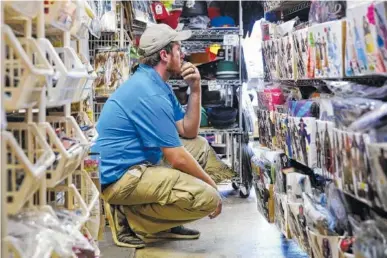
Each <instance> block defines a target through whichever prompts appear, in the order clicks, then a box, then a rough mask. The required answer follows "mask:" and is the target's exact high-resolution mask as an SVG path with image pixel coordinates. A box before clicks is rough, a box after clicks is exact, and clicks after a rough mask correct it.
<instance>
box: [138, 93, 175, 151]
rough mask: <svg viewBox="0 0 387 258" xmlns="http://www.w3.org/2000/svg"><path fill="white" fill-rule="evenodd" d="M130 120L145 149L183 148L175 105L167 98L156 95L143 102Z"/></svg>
mask: <svg viewBox="0 0 387 258" xmlns="http://www.w3.org/2000/svg"><path fill="white" fill-rule="evenodd" d="M130 118H131V120H132V121H133V123H134V125H135V127H136V129H137V132H138V134H139V136H140V137H141V139H142V141H143V143H144V146H145V147H148V148H156V147H159V148H162V147H171V148H173V147H180V146H182V144H181V142H180V138H179V134H178V132H177V127H176V122H175V110H174V105H173V103H171V100H170V99H168V98H167V97H165V96H160V95H156V96H151V97H149V98H146V99H143V100H141V101H140V102H139V104H138V105H137V106H136V108H135V109H134V110H133V111H132V113H131V116H130Z"/></svg>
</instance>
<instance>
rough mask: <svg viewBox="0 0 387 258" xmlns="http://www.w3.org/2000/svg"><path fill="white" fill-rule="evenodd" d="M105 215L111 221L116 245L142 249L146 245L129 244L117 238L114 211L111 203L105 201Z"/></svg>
mask: <svg viewBox="0 0 387 258" xmlns="http://www.w3.org/2000/svg"><path fill="white" fill-rule="evenodd" d="M105 215H106V217H107V219H108V221H109V225H110V230H111V231H112V238H113V242H114V244H115V245H116V246H119V247H127V248H136V249H140V248H144V247H145V244H137V245H135V244H128V243H124V242H120V241H119V240H118V239H117V230H116V227H115V226H114V220H113V214H112V211H111V209H110V204H108V203H106V202H105Z"/></svg>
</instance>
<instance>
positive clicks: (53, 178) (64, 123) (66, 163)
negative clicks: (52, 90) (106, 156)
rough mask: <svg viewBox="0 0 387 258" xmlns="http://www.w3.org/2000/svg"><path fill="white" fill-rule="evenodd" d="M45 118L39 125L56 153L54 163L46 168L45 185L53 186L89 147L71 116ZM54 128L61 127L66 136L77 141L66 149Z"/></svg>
mask: <svg viewBox="0 0 387 258" xmlns="http://www.w3.org/2000/svg"><path fill="white" fill-rule="evenodd" d="M46 120H47V122H45V123H41V124H40V126H41V127H42V128H43V129H44V130H45V131H46V134H47V139H48V144H49V145H50V146H51V148H52V150H53V151H54V152H55V153H56V160H55V162H54V164H53V165H52V166H50V167H49V168H48V169H47V174H46V179H47V186H48V187H54V186H55V185H56V184H58V183H59V182H61V181H62V180H63V179H65V178H66V177H68V176H69V175H70V174H72V173H73V172H74V171H75V170H76V169H77V168H78V167H79V165H80V164H81V162H82V160H83V158H84V157H85V154H86V153H87V151H88V149H89V142H88V140H87V139H86V138H85V136H84V134H83V133H82V131H81V129H80V128H79V126H78V124H77V122H76V121H75V119H74V118H73V117H71V116H70V117H63V116H47V118H46ZM54 128H61V129H62V131H63V132H64V133H65V134H66V136H67V137H70V138H72V139H75V140H77V141H78V142H77V143H76V144H74V145H73V146H72V147H71V148H69V149H66V148H65V146H64V145H63V143H62V142H61V140H60V139H59V137H58V136H57V134H56V132H55V130H54Z"/></svg>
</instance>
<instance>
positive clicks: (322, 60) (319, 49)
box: [308, 20, 345, 78]
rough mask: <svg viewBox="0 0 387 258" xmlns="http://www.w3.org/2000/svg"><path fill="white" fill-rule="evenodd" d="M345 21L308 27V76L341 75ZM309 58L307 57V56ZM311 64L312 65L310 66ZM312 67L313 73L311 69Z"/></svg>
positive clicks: (326, 76)
mask: <svg viewBox="0 0 387 258" xmlns="http://www.w3.org/2000/svg"><path fill="white" fill-rule="evenodd" d="M344 37H345V21H342V20H341V21H331V22H326V23H322V24H316V25H314V26H312V27H310V28H309V44H310V45H311V49H310V51H309V53H308V54H309V55H310V58H311V59H313V60H310V64H311V67H310V71H309V73H310V74H314V77H313V76H312V77H310V78H340V77H343V75H344V71H343V60H344V55H343V47H342V46H343V44H344V42H345V40H344ZM308 58H309V57H308ZM312 65H313V66H312ZM313 68H314V73H312V71H311V69H313Z"/></svg>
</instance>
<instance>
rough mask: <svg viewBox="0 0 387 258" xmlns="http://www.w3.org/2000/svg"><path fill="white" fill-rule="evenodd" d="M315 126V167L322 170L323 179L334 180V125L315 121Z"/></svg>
mask: <svg viewBox="0 0 387 258" xmlns="http://www.w3.org/2000/svg"><path fill="white" fill-rule="evenodd" d="M316 126H317V128H316V156H317V167H318V168H321V169H322V173H323V175H324V176H325V177H327V178H334V177H335V176H336V166H335V153H334V151H335V146H334V136H333V128H334V123H333V122H328V121H321V120H317V121H316Z"/></svg>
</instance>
